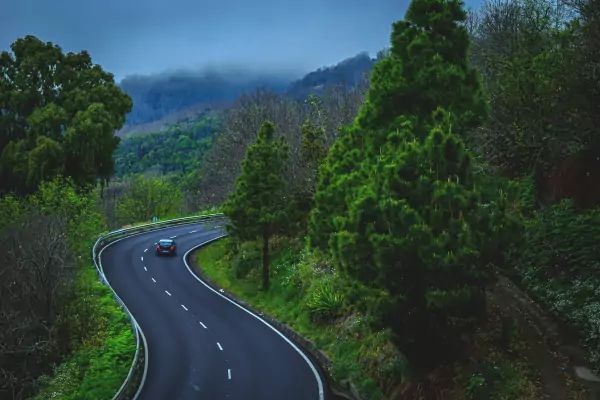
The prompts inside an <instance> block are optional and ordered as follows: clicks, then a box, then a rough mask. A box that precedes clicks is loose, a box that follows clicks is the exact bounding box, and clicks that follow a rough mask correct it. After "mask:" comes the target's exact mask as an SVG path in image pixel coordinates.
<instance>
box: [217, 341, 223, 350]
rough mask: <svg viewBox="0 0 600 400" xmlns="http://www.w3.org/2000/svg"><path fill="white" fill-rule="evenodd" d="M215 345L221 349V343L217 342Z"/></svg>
mask: <svg viewBox="0 0 600 400" xmlns="http://www.w3.org/2000/svg"><path fill="white" fill-rule="evenodd" d="M217 346H218V347H219V350H221V351H223V347H221V343H219V342H217Z"/></svg>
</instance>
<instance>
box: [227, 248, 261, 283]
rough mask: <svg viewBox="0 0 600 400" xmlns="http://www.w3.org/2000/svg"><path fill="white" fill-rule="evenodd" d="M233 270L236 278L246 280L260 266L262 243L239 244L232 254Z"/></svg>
mask: <svg viewBox="0 0 600 400" xmlns="http://www.w3.org/2000/svg"><path fill="white" fill-rule="evenodd" d="M230 257H231V269H232V271H233V273H234V275H235V277H236V278H245V277H246V276H247V275H248V273H249V272H250V271H251V270H253V269H255V268H257V267H258V266H259V265H260V260H261V253H260V243H258V242H255V241H250V242H241V243H237V245H236V246H235V248H234V249H232V251H231V252H230Z"/></svg>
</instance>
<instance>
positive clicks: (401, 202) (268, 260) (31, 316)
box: [0, 0, 600, 400]
mask: <svg viewBox="0 0 600 400" xmlns="http://www.w3.org/2000/svg"><path fill="white" fill-rule="evenodd" d="M11 50H12V51H11V52H8V51H6V52H3V53H2V54H1V55H0V242H2V243H3V244H6V245H5V246H6V248H7V249H8V250H7V251H5V261H4V262H3V263H2V264H1V265H0V299H1V300H2V302H1V303H0V327H2V329H0V397H2V398H4V397H9V398H13V399H22V398H27V397H34V398H38V399H45V398H65V399H101V398H110V397H111V396H112V394H114V393H115V392H116V390H117V389H118V387H119V386H120V384H121V383H122V381H123V379H124V377H125V376H126V374H127V371H128V369H129V366H130V363H131V359H132V357H133V352H134V345H135V343H134V336H133V333H132V331H131V327H130V325H129V321H128V320H127V318H126V316H125V315H124V313H123V312H122V311H121V310H120V309H119V308H118V306H117V304H116V303H115V301H114V300H113V299H112V296H111V294H110V293H109V291H108V290H107V289H106V288H105V287H104V286H102V284H100V283H99V281H98V279H97V276H96V273H95V271H94V270H93V267H92V266H91V264H90V248H91V245H92V243H93V241H94V239H95V238H96V237H97V236H98V234H100V233H101V232H104V231H107V230H109V229H112V228H114V227H118V226H124V225H133V224H137V223H147V222H150V221H151V220H152V219H153V218H155V217H156V218H158V219H159V220H164V219H166V218H169V217H177V216H183V215H190V214H194V213H197V212H198V210H206V209H208V207H215V208H213V209H212V210H215V209H222V210H223V211H224V212H225V214H226V215H227V216H228V217H229V220H230V226H229V233H230V236H229V237H228V238H227V239H224V240H221V241H218V242H216V243H215V244H212V245H210V246H208V247H206V248H204V249H202V250H201V251H199V252H198V253H197V261H198V265H199V271H200V272H201V273H202V274H203V275H204V276H206V277H207V278H208V279H210V280H211V281H213V282H214V283H215V284H217V285H219V286H221V287H223V288H225V289H226V290H228V291H229V292H231V293H232V294H233V295H235V296H237V297H239V298H240V299H242V300H244V301H247V302H248V303H250V304H251V305H252V306H253V307H255V308H257V309H259V310H261V311H264V312H265V313H266V314H268V315H270V316H271V317H273V318H275V319H277V320H278V321H280V322H282V323H284V324H287V325H289V326H290V327H291V328H292V329H294V330H295V331H297V332H298V333H299V334H301V335H302V336H304V337H305V338H307V339H309V340H310V341H312V342H313V343H314V345H315V346H316V348H317V349H319V350H320V351H322V352H323V353H324V354H325V355H326V357H328V358H329V360H330V361H331V364H330V366H329V372H330V373H331V376H332V377H333V379H334V382H335V383H336V385H337V386H339V387H341V388H344V390H346V391H347V392H349V393H353V395H354V396H355V397H362V398H364V399H413V398H414V399H422V398H444V399H446V398H447V399H473V400H480V399H513V398H519V399H538V398H542V397H544V396H549V398H551V399H558V398H561V397H560V396H563V397H565V395H564V393H567V395H566V396H567V397H568V398H574V399H578V398H579V396H580V394H581V393H582V392H581V391H580V390H579V389H578V388H576V387H572V386H573V385H572V383H571V381H570V380H569V379H570V378H569V376H568V372H564V371H570V370H571V369H570V368H569V367H572V366H569V365H566V366H565V365H563V364H560V361H557V360H554V358H552V357H554V356H550V358H549V360H550V361H551V363H553V362H554V361H556V364H555V365H554V364H553V365H552V366H551V367H550V368H554V369H555V370H557V371H560V373H559V372H557V371H552V372H556V374H555V375H552V376H560V377H561V378H560V379H559V380H560V382H559V383H558V386H560V387H559V388H558V389H556V387H555V386H553V385H546V384H545V383H547V382H546V381H547V379H548V377H547V376H546V375H545V374H544V372H543V371H541V370H543V369H544V368H542V365H540V363H541V362H545V361H541V360H542V359H536V358H535V357H530V356H529V355H528V353H527V352H526V351H525V350H526V349H527V348H528V347H529V345H530V344H531V343H532V342H531V341H532V340H535V342H536V343H537V344H540V343H545V342H544V340H543V339H544V337H543V332H542V333H541V334H539V335H538V334H536V335H538V336H540V335H541V336H542V337H538V336H535V337H534V338H533V339H532V337H531V335H528V334H527V329H523V328H524V327H523V326H522V323H523V321H521V319H519V318H515V313H514V312H511V311H510V310H508V308H509V307H507V304H505V302H510V301H511V299H510V296H509V297H504V298H502V299H500V297H499V296H498V293H497V289H498V286H497V283H498V282H499V281H504V280H506V278H507V277H508V278H510V279H512V280H513V281H514V282H516V283H517V284H518V285H519V287H520V288H521V289H522V290H524V291H525V292H527V293H528V294H529V295H530V296H531V297H532V298H533V299H534V300H535V301H537V302H538V303H539V305H541V306H542V307H543V308H544V309H545V310H547V311H548V312H549V313H551V314H552V316H553V317H555V318H556V319H557V320H558V321H559V322H560V323H561V324H562V326H563V327H565V328H567V329H568V330H569V331H570V332H572V333H573V335H574V337H575V338H576V340H578V341H579V343H580V344H581V345H582V346H584V348H585V349H586V350H587V352H588V353H589V361H590V365H591V366H592V367H594V368H595V369H596V370H598V369H600V339H599V337H600V335H599V334H598V332H600V303H599V302H598V300H597V298H598V294H599V293H600V278H599V276H600V275H599V274H598V271H599V269H600V264H599V259H598V254H600V248H599V246H600V245H599V243H598V239H597V238H598V237H600V208H599V207H600V184H599V182H600V177H599V176H598V174H599V173H600V159H599V156H598V155H599V154H600V139H599V138H600V131H599V127H600V83H599V82H600V81H599V80H598V71H599V70H600V3H599V2H598V1H597V0H573V1H569V2H564V3H563V2H561V3H560V4H558V3H556V2H553V1H549V0H548V1H546V0H541V1H529V0H489V1H487V2H486V3H485V4H484V5H483V7H482V8H481V9H480V10H478V11H476V12H470V13H467V12H466V11H465V9H464V7H463V4H462V3H461V2H460V1H458V0H413V1H412V2H411V4H410V6H409V8H408V11H407V13H406V15H405V18H404V19H403V20H400V21H397V22H396V23H394V24H393V26H392V35H391V42H390V46H389V48H388V49H386V50H384V51H382V52H381V53H380V54H379V55H378V57H377V59H376V60H371V59H369V58H368V57H366V56H362V57H360V58H358V59H356V60H355V61H356V65H358V67H357V69H354V67H352V65H354V62H353V63H346V64H344V65H342V66H343V67H344V68H341V66H340V68H337V67H336V68H337V69H335V68H334V70H332V71H333V72H332V71H330V70H327V69H325V70H320V72H319V71H318V73H316V74H312V75H311V74H309V76H308V77H307V79H306V80H304V81H299V82H298V83H297V85H296V86H298V85H299V86H298V87H297V88H296V89H297V90H296V89H294V90H293V94H292V95H284V94H278V93H274V92H271V91H269V90H262V89H261V90H256V91H254V92H250V93H246V94H244V95H242V96H241V97H239V98H238V99H237V100H236V101H235V102H234V103H233V104H232V105H231V107H229V108H228V109H225V110H219V111H218V112H214V111H206V110H207V108H203V109H204V110H205V111H204V112H203V113H200V115H199V116H198V117H197V118H191V119H189V120H187V121H186V122H182V123H180V124H176V125H173V126H171V127H170V128H169V129H168V130H166V131H162V132H155V133H152V134H146V135H140V136H133V135H132V136H131V137H129V138H126V139H125V140H123V141H122V142H121V144H120V146H119V139H118V138H117V137H116V136H115V135H114V132H115V131H116V130H118V129H119V128H121V127H122V126H123V124H124V122H125V117H126V114H127V113H128V112H129V111H130V110H131V107H132V104H131V99H129V97H128V96H127V95H125V94H124V93H123V92H122V91H121V90H120V89H119V88H118V87H117V85H116V84H115V83H114V80H113V77H112V75H111V74H110V73H108V72H106V71H104V70H103V69H102V68H101V67H100V66H98V65H95V64H93V63H92V60H91V58H90V56H89V54H87V53H86V52H81V53H68V54H64V53H63V52H62V50H61V49H60V48H59V47H58V46H56V45H54V44H52V43H44V42H42V41H40V40H39V39H37V38H35V37H33V36H27V37H25V38H23V39H19V40H17V41H16V42H15V43H14V44H13V45H12V47H11ZM365 57H366V58H365ZM361 60H362V61H361ZM346 69H347V70H346ZM336 71H337V72H336ZM356 71H360V74H358V73H355V72H356ZM364 71H370V74H369V75H368V76H363V75H362V74H363V72H364ZM330 73H333V76H332V77H335V76H337V75H339V74H341V75H340V76H341V77H342V78H343V79H341V78H340V77H338V78H340V79H341V80H342V81H343V82H346V81H348V82H346V83H345V84H343V85H333V86H327V85H320V84H319V85H316V83H318V82H320V81H321V80H322V79H325V81H327V79H326V77H327V76H329V75H328V74H330ZM30 76H36V77H38V78H39V79H37V80H32V79H28V78H27V77H30ZM321 76H323V78H321ZM346 76H347V77H348V79H346V78H344V77H346ZM350 78H352V79H350ZM334 81H336V82H337V81H339V79H337V78H336V79H334ZM303 82H304V83H303ZM315 85H316V86H315ZM313 86H315V87H316V89H314V88H313ZM312 89H314V90H312ZM157 98H158V97H157ZM171 106H173V105H170V106H169V107H167V108H165V109H164V110H162V109H157V110H159V111H160V113H159V114H161V116H162V113H163V111H164V112H167V111H166V110H167V109H169V110H170V107H171ZM141 111H143V109H141ZM147 111H148V110H147ZM148 115H149V116H154V113H153V112H150V111H148ZM113 178H114V179H113ZM509 305H510V304H509ZM525 323H527V322H525ZM520 324H521V325H520ZM530 328H531V327H530ZM540 346H545V347H544V350H547V352H548V353H552V354H558V353H557V350H558V349H556V348H553V347H552V344H541V345H540ZM556 358H558V357H556ZM563 378H564V379H563ZM553 387H555V389H556V390H557V391H555V392H552V390H554V389H552V388H553ZM543 391H544V393H542V392H543ZM548 391H550V392H549V393H548Z"/></svg>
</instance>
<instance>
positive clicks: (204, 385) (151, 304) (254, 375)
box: [100, 224, 323, 400]
mask: <svg viewBox="0 0 600 400" xmlns="http://www.w3.org/2000/svg"><path fill="white" fill-rule="evenodd" d="M222 234H223V231H222V229H221V228H211V227H208V226H205V225H203V224H189V225H183V226H178V227H173V228H167V229H161V230H158V231H151V232H147V233H144V234H140V235H136V236H131V237H128V238H126V239H122V240H120V241H117V242H114V243H112V244H110V245H109V246H107V247H105V248H104V249H103V250H102V251H101V254H100V258H101V262H102V267H103V269H104V273H105V275H106V278H107V280H108V282H109V284H110V285H111V286H112V287H113V289H114V290H115V291H116V293H117V294H118V295H119V297H121V299H122V300H123V302H124V303H125V304H126V305H127V307H128V309H129V311H130V312H131V313H132V314H133V316H134V317H135V319H136V320H137V322H138V324H139V326H140V328H141V330H142V331H143V333H144V336H145V338H146V341H147V350H148V360H147V361H148V363H147V371H146V378H145V381H144V383H143V387H142V389H141V392H140V396H139V398H140V399H143V400H146V399H160V400H162V399H207V400H218V399H228V400H229V399H232V400H233V399H240V400H269V399H274V400H282V399H284V400H319V399H322V388H323V386H322V380H321V378H320V376H319V374H318V373H317V371H316V369H315V366H314V364H313V363H311V362H310V361H308V359H307V358H306V356H305V355H304V354H302V353H301V352H300V350H298V349H297V348H296V347H295V346H293V345H292V344H291V343H290V342H288V341H287V339H285V338H284V337H283V336H282V335H281V334H279V333H278V332H277V331H275V330H274V329H273V328H272V327H270V326H268V325H267V324H265V323H264V322H262V321H261V320H260V319H259V318H258V317H257V316H255V315H253V314H251V313H249V312H248V311H246V310H244V309H242V308H241V307H239V306H237V305H235V304H234V303H232V302H231V301H229V300H228V299H226V298H224V297H223V296H220V295H219V294H218V293H215V292H214V291H213V290H211V289H210V288H209V287H207V286H206V285H204V284H203V283H202V282H200V281H199V280H198V279H197V278H195V276H194V275H192V274H191V272H190V271H189V269H188V267H187V266H186V264H185V262H184V255H185V254H186V253H187V252H188V250H190V249H192V248H194V247H196V246H198V245H199V244H201V243H205V242H207V241H210V240H212V239H214V238H217V237H219V236H221V235H222ZM168 237H174V238H175V240H176V242H177V252H178V254H177V256H176V257H164V256H162V257H157V256H156V255H155V254H154V251H153V250H154V243H156V242H157V241H158V239H161V238H168ZM319 389H321V393H320V390H319Z"/></svg>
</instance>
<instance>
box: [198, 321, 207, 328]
mask: <svg viewBox="0 0 600 400" xmlns="http://www.w3.org/2000/svg"><path fill="white" fill-rule="evenodd" d="M198 322H200V325H202V327H203V328H204V329H208V328H207V327H206V325H204V324H203V323H202V321H198Z"/></svg>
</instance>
